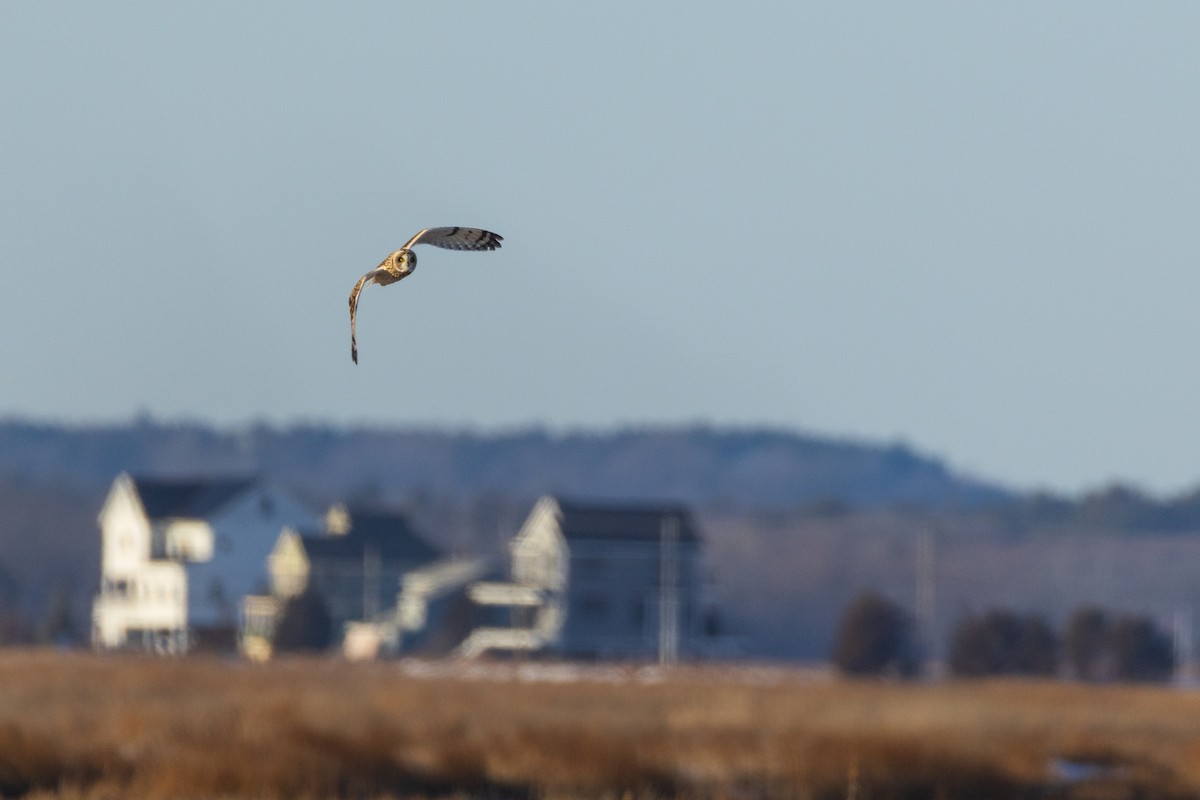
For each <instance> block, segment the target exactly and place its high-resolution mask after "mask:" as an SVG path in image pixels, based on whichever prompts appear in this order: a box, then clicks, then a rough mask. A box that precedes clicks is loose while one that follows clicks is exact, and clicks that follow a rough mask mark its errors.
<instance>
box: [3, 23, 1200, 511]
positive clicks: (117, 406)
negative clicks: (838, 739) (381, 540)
mask: <svg viewBox="0 0 1200 800" xmlns="http://www.w3.org/2000/svg"><path fill="white" fill-rule="evenodd" d="M1197 42H1200V4H1194V3H1173V4H1167V3H1159V4H1152V5H1144V4H1135V3H1100V2H1086V3H1085V2H1078V3H1003V4H1000V3H994V4H982V3H962V2H947V3H834V2H828V3H820V4H800V3H779V4H771V5H752V4H751V5H747V4H736V7H735V4H731V3H709V2H689V3H677V4H646V3H640V2H639V3H631V2H608V3H601V4H593V5H592V6H590V7H586V8H585V7H583V6H581V5H580V4H560V5H554V4H548V3H524V2H517V3H477V4H457V5H455V4H445V3H424V4H420V5H405V4H400V3H347V4H334V3H328V4H319V5H318V4H310V3H292V2H288V3H240V2H239V3H231V2H230V3H220V2H208V3H203V4H182V3H178V4H177V3H157V2H155V3H150V2H147V3H111V4H110V3H105V4H99V3H94V4H86V5H85V4H66V3H46V2H8V3H4V4H3V5H0V107H2V108H3V113H2V114H0V258H2V259H3V263H4V267H3V269H4V275H5V291H4V292H3V293H0V415H21V416H32V417H34V418H37V419H55V420H70V421H90V420H105V421H108V420H123V419H129V418H131V417H132V416H133V415H134V414H136V413H138V412H139V411H148V412H150V413H152V414H154V415H155V416H156V417H162V418H167V419H171V418H190V419H202V420H208V421H213V422H217V423H222V424H225V423H244V422H247V421H250V420H255V419H265V420H267V421H271V422H278V423H288V422H293V421H298V420H309V421H318V420H328V421H333V422H384V423H394V424H414V423H419V424H426V423H432V424H451V425H471V426H475V427H479V428H482V429H496V428H504V427H509V426H513V425H522V424H528V423H545V424H549V425H553V426H561V427H576V426H586V427H595V426H610V425H616V424H625V423H643V422H652V423H653V422H695V421H708V422H713V423H718V424H724V423H735V424H741V425H757V424H768V425H778V426H784V427H787V428H793V429H798V430H803V431H809V432H813V433H820V434H834V435H839V436H852V437H858V438H864V439H868V440H888V441H891V440H897V439H900V440H904V441H906V442H908V443H910V444H912V445H913V446H915V447H917V448H918V449H920V450H922V451H926V452H931V453H934V454H937V455H939V456H942V457H944V458H946V459H947V460H948V461H949V463H950V464H951V465H952V466H954V467H957V468H959V469H963V470H967V471H969V472H972V473H974V474H977V475H980V476H982V477H987V478H991V479H996V480H999V481H1003V482H1006V483H1008V484H1010V485H1013V486H1017V487H1033V486H1046V487H1051V488H1055V489H1059V490H1066V491H1076V490H1079V489H1083V488H1087V487H1095V486H1098V485H1101V484H1103V483H1105V482H1107V481H1110V480H1112V479H1116V478H1120V479H1124V480H1129V481H1132V482H1135V483H1137V484H1140V485H1142V486H1143V487H1145V488H1148V489H1151V490H1154V491H1158V492H1174V491H1178V490H1181V489H1184V488H1189V487H1192V486H1195V485H1197V484H1200V458H1198V455H1200V408H1198V405H1200V404H1198V403H1197V397H1198V396H1200V375H1198V373H1197V362H1198V358H1197V355H1196V353H1197V343H1198V342H1200V310H1198V305H1200V303H1198V300H1197V298H1200V271H1198V270H1197V268H1196V267H1197V256H1198V255H1200V224H1198V222H1197V212H1198V211H1200V144H1198V142H1200V135H1198V134H1200V130H1198V129H1200V55H1198V54H1200V51H1198V50H1197V47H1196V43H1197ZM427 225H467V226H480V227H486V228H490V229H492V230H495V231H498V232H500V233H501V234H503V235H504V237H505V243H504V249H503V250H501V251H499V252H497V253H484V254H474V253H465V254H464V253H452V252H447V251H440V250H433V249H431V248H423V249H421V250H419V251H418V254H419V256H420V266H419V268H418V270H417V273H416V274H415V275H414V276H413V277H411V278H409V279H408V280H406V281H405V282H404V283H402V284H399V285H397V286H392V287H387V288H383V289H380V288H378V287H372V288H370V289H369V290H368V291H367V292H366V293H365V294H364V295H363V300H362V305H361V307H360V316H359V344H360V362H361V363H360V365H359V366H357V367H355V366H354V365H353V364H351V362H350V354H349V330H348V327H349V324H348V315H347V310H346V297H347V295H348V293H349V291H350V288H351V286H353V284H354V282H355V280H357V279H358V277H359V276H360V275H362V274H363V273H364V272H366V271H367V270H368V269H371V268H373V267H374V266H375V265H376V264H378V263H379V261H380V260H381V259H382V258H383V257H384V256H386V255H387V254H388V252H390V251H391V250H393V249H395V248H396V247H398V246H399V245H400V244H402V243H403V242H404V241H405V239H407V238H408V236H410V235H411V234H412V233H413V232H415V231H416V230H418V229H419V228H421V227H423V226H427Z"/></svg>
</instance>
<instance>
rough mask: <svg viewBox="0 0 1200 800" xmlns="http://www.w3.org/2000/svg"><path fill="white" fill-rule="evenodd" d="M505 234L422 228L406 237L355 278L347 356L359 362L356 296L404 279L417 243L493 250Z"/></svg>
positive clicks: (413, 265) (413, 263)
mask: <svg viewBox="0 0 1200 800" xmlns="http://www.w3.org/2000/svg"><path fill="white" fill-rule="evenodd" d="M503 240H504V237H503V236H501V235H500V234H498V233H492V232H491V231H485V230H483V229H482V228H425V229H424V230H422V231H421V232H420V233H418V234H417V235H416V236H414V237H412V238H411V239H409V240H408V241H407V242H406V243H405V244H404V246H403V247H401V248H400V249H399V250H397V251H396V252H394V253H392V254H391V255H389V256H388V257H387V258H385V259H384V260H383V263H382V264H380V265H379V266H378V267H376V268H375V269H373V270H371V271H370V272H368V273H367V274H366V275H363V276H362V277H361V278H359V279H358V283H356V284H354V290H353V291H352V292H350V358H352V359H354V363H355V364H357V363H358V341H357V339H356V337H355V332H354V327H355V320H356V319H357V317H358V296H359V295H360V294H362V290H363V289H365V288H367V287H368V286H370V285H371V284H372V283H377V284H379V285H380V286H387V285H388V284H389V283H395V282H396V281H398V280H401V279H402V278H407V277H408V276H409V275H411V274H412V272H413V270H415V269H416V268H417V254H416V253H414V252H412V250H411V248H412V247H413V246H414V245H418V244H431V245H433V246H434V247H442V248H445V249H446V250H496V249H497V248H499V247H500V242H502V241H503Z"/></svg>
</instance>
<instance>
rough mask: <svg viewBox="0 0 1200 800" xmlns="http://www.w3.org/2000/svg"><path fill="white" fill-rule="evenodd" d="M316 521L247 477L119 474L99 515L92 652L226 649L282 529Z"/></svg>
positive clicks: (279, 492)
mask: <svg viewBox="0 0 1200 800" xmlns="http://www.w3.org/2000/svg"><path fill="white" fill-rule="evenodd" d="M316 519H317V517H316V516H315V515H314V514H313V512H312V511H311V510H310V509H308V508H307V507H306V506H305V505H303V504H302V503H300V502H299V501H298V500H296V499H295V498H293V497H291V496H290V495H289V494H288V493H286V492H284V491H282V490H280V489H279V488H277V487H275V486H272V485H270V484H267V483H263V482H260V481H258V480H255V479H248V478H239V479H193V480H179V479H154V478H133V477H131V476H130V475H128V474H125V473H122V474H121V475H119V476H118V477H117V478H116V480H115V481H113V485H112V488H111V489H110V490H109V493H108V497H107V499H106V500H105V501H104V506H103V508H102V509H101V511H100V517H99V522H100V538H101V559H100V561H101V565H100V571H101V581H100V594H99V596H98V597H97V598H96V600H95V603H94V604H93V607H92V641H93V645H94V646H95V647H97V648H100V649H112V648H137V649H146V650H153V651H158V652H168V653H182V652H185V651H186V650H187V649H189V647H191V646H193V645H195V644H196V643H205V642H211V643H213V644H214V645H216V646H230V647H231V646H232V645H233V642H234V634H235V632H236V628H237V617H238V610H239V606H240V603H241V598H242V597H243V596H244V595H248V594H254V593H261V592H262V590H263V589H264V588H265V585H266V564H267V555H268V554H269V553H270V552H271V548H272V547H273V546H274V544H275V541H276V539H277V537H278V536H279V532H280V530H281V529H282V528H283V527H284V526H286V525H292V526H310V525H313V524H314V523H315V520H316Z"/></svg>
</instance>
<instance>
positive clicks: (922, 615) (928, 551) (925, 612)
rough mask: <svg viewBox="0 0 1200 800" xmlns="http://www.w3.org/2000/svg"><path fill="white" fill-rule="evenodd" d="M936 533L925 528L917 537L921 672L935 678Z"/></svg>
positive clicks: (918, 640)
mask: <svg viewBox="0 0 1200 800" xmlns="http://www.w3.org/2000/svg"><path fill="white" fill-rule="evenodd" d="M936 547H937V533H936V531H935V530H934V529H933V528H932V527H929V528H926V529H925V530H923V531H921V533H920V534H919V535H918V536H917V570H916V573H917V575H916V577H917V615H916V616H917V646H918V647H919V648H920V657H921V661H922V671H923V672H924V673H925V677H927V678H928V677H933V675H932V673H933V669H934V665H935V664H936V663H937V632H936V627H937V552H936Z"/></svg>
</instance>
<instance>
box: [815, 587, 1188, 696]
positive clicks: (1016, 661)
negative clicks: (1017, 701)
mask: <svg viewBox="0 0 1200 800" xmlns="http://www.w3.org/2000/svg"><path fill="white" fill-rule="evenodd" d="M925 646H926V647H928V645H927V644H926V645H925ZM927 655H928V654H927V653H924V652H922V645H921V643H920V642H919V641H918V637H917V631H916V627H915V624H914V621H913V619H912V617H911V615H910V614H909V613H908V612H907V611H905V610H904V609H903V608H901V607H900V606H899V605H897V604H896V603H894V602H892V601H891V600H889V599H887V598H886V597H883V596H882V595H880V594H877V593H874V592H867V593H864V594H862V595H859V596H858V597H857V598H856V599H855V600H854V601H852V602H851V603H850V605H849V606H848V607H847V609H846V611H845V612H844V613H843V615H842V617H841V621H840V624H839V626H838V632H837V636H836V639H835V641H834V648H833V653H832V660H833V663H834V664H835V665H836V666H837V668H838V669H839V670H840V671H841V672H842V673H844V674H847V675H859V676H866V675H876V676H879V675H889V676H894V677H901V678H903V677H913V676H915V675H916V674H917V673H918V672H919V670H920V667H921V662H922V661H923V660H924V657H925V656H927ZM1174 669H1175V651H1174V646H1173V643H1172V640H1171V637H1170V636H1169V635H1168V634H1167V633H1165V632H1164V631H1162V630H1161V629H1160V628H1159V627H1158V626H1157V625H1155V623H1154V621H1153V620H1152V619H1150V618H1149V617H1146V616H1141V615H1135V614H1120V613H1113V612H1111V611H1107V610H1105V609H1102V608H1098V607H1095V606H1085V607H1081V608H1079V609H1076V610H1075V611H1074V612H1073V613H1072V614H1071V615H1070V617H1069V618H1068V619H1067V621H1066V623H1065V625H1064V626H1063V627H1062V629H1061V630H1056V629H1055V628H1054V627H1053V626H1052V625H1051V624H1050V623H1049V622H1048V621H1047V620H1046V618H1045V617H1044V616H1042V615H1040V614H1034V613H1030V614H1022V613H1018V612H1015V611H1011V610H1008V609H991V610H988V611H985V612H982V613H978V614H968V615H966V616H965V617H963V618H962V619H960V620H959V621H958V623H957V624H956V625H955V627H954V629H953V630H952V632H951V634H950V641H949V647H948V651H947V657H946V670H947V671H948V672H949V674H950V675H952V676H956V677H963V678H978V677H986V676H992V675H1025V676H1041V677H1055V676H1057V677H1064V678H1070V679H1074V680H1081V681H1094V682H1101V681H1147V682H1154V681H1165V680H1168V679H1170V677H1171V676H1172V674H1173V672H1174Z"/></svg>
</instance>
